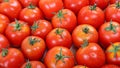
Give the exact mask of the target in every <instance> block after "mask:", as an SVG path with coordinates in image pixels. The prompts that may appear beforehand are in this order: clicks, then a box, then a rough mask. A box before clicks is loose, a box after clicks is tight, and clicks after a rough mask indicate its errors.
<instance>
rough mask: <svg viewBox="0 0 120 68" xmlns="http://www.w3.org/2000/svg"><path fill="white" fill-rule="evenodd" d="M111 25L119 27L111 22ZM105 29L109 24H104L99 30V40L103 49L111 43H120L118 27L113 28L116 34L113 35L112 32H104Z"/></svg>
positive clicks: (119, 29) (119, 28)
mask: <svg viewBox="0 0 120 68" xmlns="http://www.w3.org/2000/svg"><path fill="white" fill-rule="evenodd" d="M112 24H113V25H114V26H120V24H119V23H117V22H112ZM107 27H110V22H106V23H104V24H103V25H101V27H100V29H99V40H100V43H101V45H102V46H103V47H104V48H107V47H108V46H109V45H110V43H111V42H112V43H114V42H120V27H116V28H115V30H116V33H114V32H113V31H112V30H110V31H107V30H105V29H106V28H107Z"/></svg>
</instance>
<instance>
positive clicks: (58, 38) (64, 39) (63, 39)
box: [46, 28, 72, 49]
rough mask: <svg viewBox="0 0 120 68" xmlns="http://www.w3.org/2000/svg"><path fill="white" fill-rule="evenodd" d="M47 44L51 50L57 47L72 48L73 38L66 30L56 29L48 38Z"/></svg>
mask: <svg viewBox="0 0 120 68" xmlns="http://www.w3.org/2000/svg"><path fill="white" fill-rule="evenodd" d="M46 44H47V47H48V48H49V49H51V48H53V47H55V46H64V47H67V48H70V47H71V46H72V37H71V35H70V33H69V32H68V31H67V30H66V29H63V28H55V29H53V30H52V31H51V32H49V33H48V35H47V36H46Z"/></svg>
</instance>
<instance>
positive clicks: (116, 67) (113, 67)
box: [101, 64, 120, 68]
mask: <svg viewBox="0 0 120 68" xmlns="http://www.w3.org/2000/svg"><path fill="white" fill-rule="evenodd" d="M101 68H120V67H119V66H117V65H113V64H106V65H104V66H102V67H101Z"/></svg>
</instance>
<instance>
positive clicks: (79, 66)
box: [73, 65, 88, 68]
mask: <svg viewBox="0 0 120 68" xmlns="http://www.w3.org/2000/svg"><path fill="white" fill-rule="evenodd" d="M73 68H88V67H87V66H83V65H76V66H74V67H73Z"/></svg>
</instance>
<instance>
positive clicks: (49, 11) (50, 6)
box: [39, 0, 63, 20]
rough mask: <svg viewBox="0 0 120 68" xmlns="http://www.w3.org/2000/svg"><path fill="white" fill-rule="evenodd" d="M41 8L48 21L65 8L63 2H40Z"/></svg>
mask: <svg viewBox="0 0 120 68" xmlns="http://www.w3.org/2000/svg"><path fill="white" fill-rule="evenodd" d="M39 8H40V9H41V10H42V11H43V13H44V15H45V17H46V18H47V19H49V20H50V19H51V18H52V17H53V16H54V14H53V13H56V12H58V11H59V10H60V9H62V8H63V2H62V0H40V1H39Z"/></svg>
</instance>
